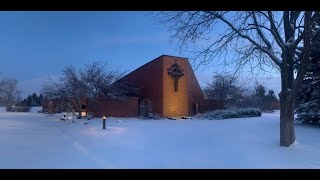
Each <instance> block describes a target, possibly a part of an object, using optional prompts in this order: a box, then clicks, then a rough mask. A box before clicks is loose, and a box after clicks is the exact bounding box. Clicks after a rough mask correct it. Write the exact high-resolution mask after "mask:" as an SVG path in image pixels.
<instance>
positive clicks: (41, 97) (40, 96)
mask: <svg viewBox="0 0 320 180" xmlns="http://www.w3.org/2000/svg"><path fill="white" fill-rule="evenodd" d="M43 100H44V97H43V95H42V94H40V95H39V97H38V104H39V106H41V105H42V102H43Z"/></svg>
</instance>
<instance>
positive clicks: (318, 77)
mask: <svg viewBox="0 0 320 180" xmlns="http://www.w3.org/2000/svg"><path fill="white" fill-rule="evenodd" d="M319 25H320V23H319V22H318V26H315V29H318V30H319ZM316 27H317V28H316ZM316 37H317V38H316V40H315V41H314V42H312V49H311V58H310V61H311V63H310V64H309V65H308V67H307V73H306V75H305V77H304V79H303V84H302V87H301V88H300V90H299V94H298V96H297V99H296V104H297V105H296V113H297V119H296V120H297V121H298V122H301V123H305V124H318V123H320V35H319V33H317V36H316ZM299 58H300V57H299Z"/></svg>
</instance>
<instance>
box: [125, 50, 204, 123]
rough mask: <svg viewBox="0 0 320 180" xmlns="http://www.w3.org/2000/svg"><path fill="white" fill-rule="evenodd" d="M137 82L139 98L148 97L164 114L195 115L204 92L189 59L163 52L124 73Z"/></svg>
mask: <svg viewBox="0 0 320 180" xmlns="http://www.w3.org/2000/svg"><path fill="white" fill-rule="evenodd" d="M120 81H126V82H131V83H133V84H136V85H137V86H138V87H139V88H140V90H139V95H138V98H139V101H142V100H143V99H145V98H148V99H150V100H151V102H152V106H153V107H152V110H153V111H154V112H156V113H158V114H160V115H161V116H163V117H178V116H192V115H194V114H197V113H198V112H199V104H200V103H202V101H203V99H204V96H203V93H202V91H201V88H200V86H199V83H198V81H197V79H196V76H195V75H194V72H193V70H192V68H191V66H190V63H189V61H188V59H186V58H181V57H174V56H168V55H162V56H160V57H158V58H156V59H154V60H152V61H150V62H148V63H147V64H145V65H143V66H141V67H139V68H138V69H136V70H134V71H132V72H131V73H129V74H127V75H126V76H124V77H123V78H122V79H120Z"/></svg>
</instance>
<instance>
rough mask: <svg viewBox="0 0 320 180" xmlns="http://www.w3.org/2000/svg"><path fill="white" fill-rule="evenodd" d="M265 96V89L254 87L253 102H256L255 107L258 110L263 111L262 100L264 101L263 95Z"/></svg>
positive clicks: (259, 85) (261, 86)
mask: <svg viewBox="0 0 320 180" xmlns="http://www.w3.org/2000/svg"><path fill="white" fill-rule="evenodd" d="M265 94H266V88H265V87H264V86H263V85H261V84H257V85H256V87H255V93H254V95H255V101H256V106H257V107H258V108H260V109H261V110H264V109H265V108H264V100H265V96H266V95H265Z"/></svg>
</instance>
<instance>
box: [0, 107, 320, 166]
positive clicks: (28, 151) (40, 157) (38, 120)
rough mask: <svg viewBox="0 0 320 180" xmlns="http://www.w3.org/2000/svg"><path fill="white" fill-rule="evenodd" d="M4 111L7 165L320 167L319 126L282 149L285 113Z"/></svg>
mask: <svg viewBox="0 0 320 180" xmlns="http://www.w3.org/2000/svg"><path fill="white" fill-rule="evenodd" d="M58 119H59V116H58V115H55V116H46V115H45V114H41V113H6V112H3V113H0V168H320V156H319V153H320V141H319V140H318V137H320V128H315V127H306V126H302V125H297V127H296V131H297V132H296V133H297V137H298V138H297V139H298V143H296V144H294V145H293V146H291V147H289V148H283V147H280V146H279V114H278V113H275V114H263V115H262V117H255V118H241V119H228V120H219V121H215V120H196V119H193V120H181V121H172V120H138V119H134V118H132V119H125V118H123V119H120V118H108V119H107V129H106V130H102V124H101V120H100V119H93V120H90V121H89V123H88V124H82V123H81V122H79V120H78V121H77V122H76V123H72V122H67V123H66V122H64V121H61V120H58Z"/></svg>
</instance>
